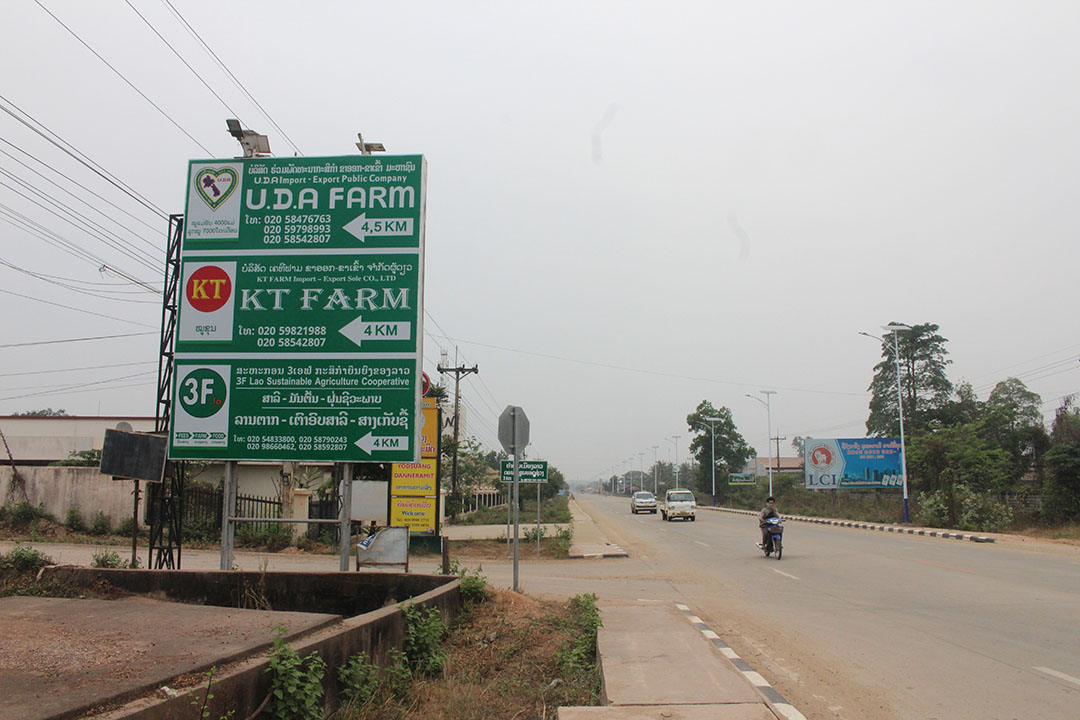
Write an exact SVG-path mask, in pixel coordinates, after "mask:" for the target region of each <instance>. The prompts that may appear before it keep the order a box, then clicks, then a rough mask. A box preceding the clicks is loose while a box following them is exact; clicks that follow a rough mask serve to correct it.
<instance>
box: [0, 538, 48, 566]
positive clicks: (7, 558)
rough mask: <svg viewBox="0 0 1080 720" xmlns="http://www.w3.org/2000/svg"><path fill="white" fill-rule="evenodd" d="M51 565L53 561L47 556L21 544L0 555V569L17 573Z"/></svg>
mask: <svg viewBox="0 0 1080 720" xmlns="http://www.w3.org/2000/svg"><path fill="white" fill-rule="evenodd" d="M52 564H54V560H53V559H52V558H51V557H49V556H48V555H45V554H44V553H42V552H41V551H40V550H35V549H34V548H32V547H28V546H26V545H21V544H16V545H15V547H14V548H12V549H11V552H9V553H3V554H0V568H11V569H12V570H15V571H17V572H32V571H37V570H40V569H41V568H43V567H45V566H46V565H52Z"/></svg>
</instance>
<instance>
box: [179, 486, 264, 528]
mask: <svg viewBox="0 0 1080 720" xmlns="http://www.w3.org/2000/svg"><path fill="white" fill-rule="evenodd" d="M224 492H225V491H224V490H222V489H221V488H214V487H206V486H205V485H187V486H185V487H184V535H185V537H187V538H188V539H191V540H200V539H205V540H212V539H216V538H219V537H221V507H222V504H223V495H224ZM233 512H234V515H235V516H236V517H250V518H280V517H281V500H280V499H278V498H274V497H261V496H258V495H237V496H236V508H234V511H233ZM275 524H276V523H260V522H253V523H244V526H245V527H246V528H249V530H248V532H264V531H268V530H270V529H272V528H273V527H274V525H275Z"/></svg>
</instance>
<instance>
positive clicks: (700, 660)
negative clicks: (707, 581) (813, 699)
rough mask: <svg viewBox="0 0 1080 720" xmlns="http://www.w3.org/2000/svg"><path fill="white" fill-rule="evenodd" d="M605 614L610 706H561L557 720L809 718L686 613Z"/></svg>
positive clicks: (645, 606)
mask: <svg viewBox="0 0 1080 720" xmlns="http://www.w3.org/2000/svg"><path fill="white" fill-rule="evenodd" d="M600 610H601V613H602V618H603V623H604V624H603V626H602V627H601V628H600V630H599V632H598V633H597V651H598V655H599V661H600V669H601V673H602V678H603V679H602V688H601V701H602V702H603V703H605V704H604V705H603V706H600V707H563V708H559V711H558V717H559V720H646V719H649V720H652V719H654V718H663V719H664V720H680V719H682V720H705V719H706V718H709V719H710V720H777V718H786V719H788V720H799V719H802V720H805V718H803V716H802V714H801V713H799V712H798V711H797V710H795V708H793V707H792V706H791V705H790V704H788V703H787V701H786V700H784V698H783V697H782V696H780V695H779V694H778V693H776V691H775V690H773V689H772V688H771V687H769V686H768V684H767V683H765V681H764V680H763V679H761V680H760V682H758V679H760V678H761V676H760V675H758V674H757V673H756V672H753V670H752V669H750V667H749V666H748V665H746V663H745V662H744V661H742V660H741V659H740V658H739V657H738V656H737V655H735V654H734V652H732V651H731V648H729V647H728V646H727V645H726V644H725V643H724V642H723V641H722V640H720V639H719V637H717V636H716V634H715V633H713V632H712V631H711V630H709V629H708V628H707V627H706V626H705V625H704V624H703V623H701V621H700V620H699V619H698V618H696V617H694V616H693V614H692V613H691V612H690V611H689V609H688V608H684V607H678V606H674V605H657V604H655V603H644V602H637V603H627V604H612V603H603V602H601V603H600ZM714 638H715V639H714Z"/></svg>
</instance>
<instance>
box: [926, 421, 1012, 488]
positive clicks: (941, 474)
mask: <svg viewBox="0 0 1080 720" xmlns="http://www.w3.org/2000/svg"><path fill="white" fill-rule="evenodd" d="M984 435H985V432H984V427H983V424H982V423H981V422H978V423H969V424H967V425H957V426H955V427H951V428H944V429H942V430H938V431H936V432H933V433H922V434H920V435H917V436H915V437H913V438H912V439H911V441H910V442H909V443H908V447H907V468H908V474H909V476H910V478H911V479H910V482H909V486H910V487H911V488H912V489H918V490H922V491H928V492H934V491H938V490H949V489H950V488H951V486H952V485H953V484H960V485H963V486H965V487H967V488H969V489H971V490H973V491H974V492H977V493H986V492H990V493H1001V492H1004V491H1005V490H1007V489H1008V488H1009V487H1010V486H1011V484H1012V474H1011V464H1010V458H1009V454H1008V453H1007V452H1005V451H1004V450H1002V449H1001V448H999V447H995V446H994V443H992V442H990V441H988V440H987V439H986V438H985V437H984Z"/></svg>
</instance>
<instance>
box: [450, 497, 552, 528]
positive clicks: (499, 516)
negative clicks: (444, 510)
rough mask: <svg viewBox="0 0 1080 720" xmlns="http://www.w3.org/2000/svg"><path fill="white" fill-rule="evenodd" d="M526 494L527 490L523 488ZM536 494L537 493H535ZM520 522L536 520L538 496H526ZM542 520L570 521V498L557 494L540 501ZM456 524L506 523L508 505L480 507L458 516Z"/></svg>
mask: <svg viewBox="0 0 1080 720" xmlns="http://www.w3.org/2000/svg"><path fill="white" fill-rule="evenodd" d="M522 492H523V493H525V494H526V495H527V494H528V491H527V490H522ZM534 495H535V493H534ZM518 522H521V523H525V522H533V523H535V522H536V498H535V497H534V498H533V499H531V500H530V499H528V498H527V497H526V498H525V502H524V505H523V506H522V509H521V510H519V511H518ZM540 522H542V523H568V522H570V499H569V498H568V497H567V496H566V495H556V496H555V497H553V498H550V499H548V500H543V501H542V502H541V503H540ZM454 524H455V525H505V524H506V505H497V506H496V507H490V508H487V507H486V508H480V509H478V510H476V511H474V512H471V513H469V514H468V515H462V516H461V517H459V518H458V521H457V522H456V523H454Z"/></svg>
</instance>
